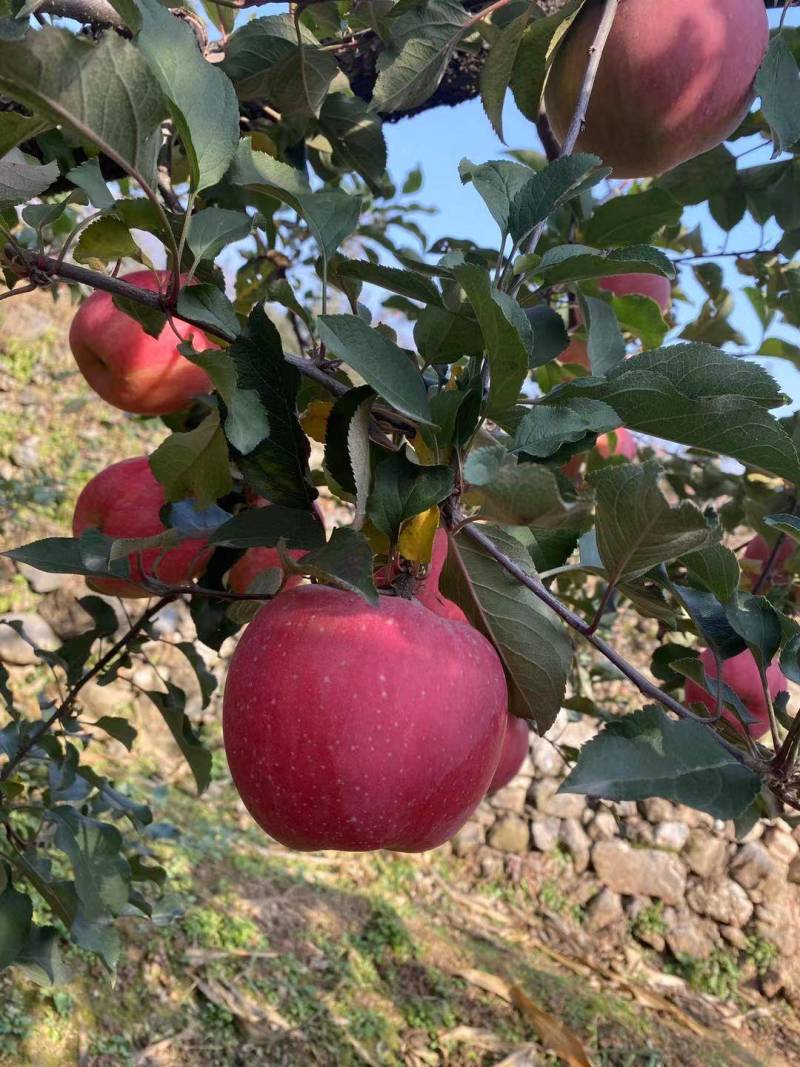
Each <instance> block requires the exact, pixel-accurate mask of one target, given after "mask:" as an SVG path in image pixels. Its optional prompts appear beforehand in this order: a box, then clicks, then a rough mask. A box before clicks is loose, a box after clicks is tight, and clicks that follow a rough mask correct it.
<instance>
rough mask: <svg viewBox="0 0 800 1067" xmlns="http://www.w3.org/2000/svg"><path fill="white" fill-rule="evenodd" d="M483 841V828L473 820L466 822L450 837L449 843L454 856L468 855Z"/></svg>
mask: <svg viewBox="0 0 800 1067" xmlns="http://www.w3.org/2000/svg"><path fill="white" fill-rule="evenodd" d="M484 843H485V834H484V831H483V828H482V827H481V826H479V825H478V824H477V823H474V822H468V823H467V824H466V826H462V827H461V829H460V830H459V831H458V833H457V834H455V835H454V836H453V837H451V838H450V844H451V845H452V847H453V852H454V853H455V854H456V856H468V855H469V854H470V853H471V852H476V851H477V850H478V849H479V848H480V847H481V845H483V844H484Z"/></svg>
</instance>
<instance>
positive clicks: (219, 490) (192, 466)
mask: <svg viewBox="0 0 800 1067" xmlns="http://www.w3.org/2000/svg"><path fill="white" fill-rule="evenodd" d="M150 468H151V470H152V471H153V474H154V475H155V476H156V478H157V479H158V480H159V482H161V484H162V485H163V487H164V499H165V501H166V502H167V503H169V502H170V501H174V500H184V499H186V498H187V497H192V498H194V499H195V500H196V501H197V504H198V505H199V506H200V507H207V506H208V505H210V504H213V503H214V502H215V501H216V500H218V499H219V497H222V496H225V494H226V493H227V492H229V491H230V489H231V486H232V484H233V482H232V480H231V472H230V466H229V463H228V445H227V443H226V441H225V434H224V433H223V432H222V427H221V426H220V422H219V412H218V411H212V412H211V413H210V414H208V415H207V416H206V417H205V418H204V419H203V421H202V422H201V423H200V425H199V426H196V427H195V428H194V429H193V430H187V431H186V432H185V433H173V434H171V435H170V436H169V437H168V438H167V439H166V440H165V441H163V442H162V443H161V444H160V445H159V446H158V448H157V449H156V450H155V452H153V454H152V455H151V456H150Z"/></svg>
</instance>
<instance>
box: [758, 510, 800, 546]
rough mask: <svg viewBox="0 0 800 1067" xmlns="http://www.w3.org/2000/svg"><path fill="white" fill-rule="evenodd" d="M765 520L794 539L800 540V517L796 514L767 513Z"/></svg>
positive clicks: (768, 524)
mask: <svg viewBox="0 0 800 1067" xmlns="http://www.w3.org/2000/svg"><path fill="white" fill-rule="evenodd" d="M764 522H765V523H766V524H767V526H772V527H773V529H775V530H779V531H780V532H781V533H782V534H786V536H787V537H791V538H792V540H793V541H800V518H798V517H797V516H796V515H767V516H766V517H765V518H764Z"/></svg>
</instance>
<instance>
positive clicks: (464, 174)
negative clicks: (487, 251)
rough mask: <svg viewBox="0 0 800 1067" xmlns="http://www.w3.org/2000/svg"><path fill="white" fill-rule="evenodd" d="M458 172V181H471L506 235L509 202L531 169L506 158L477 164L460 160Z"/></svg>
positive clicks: (525, 180) (509, 215) (518, 190)
mask: <svg viewBox="0 0 800 1067" xmlns="http://www.w3.org/2000/svg"><path fill="white" fill-rule="evenodd" d="M458 173H459V175H460V176H461V181H462V183H466V182H470V181H471V182H472V184H473V185H474V186H475V189H476V191H477V192H478V194H479V195H480V197H481V199H482V200H483V202H484V204H486V206H487V208H488V209H489V211H490V212H491V215H492V218H493V219H494V221H495V222H496V223H497V225H498V226H499V227H500V233H501V234H503V235H506V234H507V233H508V232H509V226H510V218H511V204H512V203H513V201H514V199H515V198H516V196H517V194H518V193H519V192H520V190H521V189H523V188H524V187H525V186H526V185H527V183H528V181H529V180H530V178H531V174H532V172H531V168H530V167H525V166H523V165H522V164H521V163H512V162H511V161H510V160H507V159H501V160H493V161H492V162H489V163H481V164H475V163H471V162H470V161H469V160H468V159H462V160H461V162H460V163H459V165H458Z"/></svg>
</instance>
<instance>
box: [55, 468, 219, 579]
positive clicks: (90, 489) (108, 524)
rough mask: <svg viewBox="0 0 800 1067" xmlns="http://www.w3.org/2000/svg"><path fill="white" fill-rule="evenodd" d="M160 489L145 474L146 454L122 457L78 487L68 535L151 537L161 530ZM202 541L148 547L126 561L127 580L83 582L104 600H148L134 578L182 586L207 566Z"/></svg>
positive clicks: (162, 492)
mask: <svg viewBox="0 0 800 1067" xmlns="http://www.w3.org/2000/svg"><path fill="white" fill-rule="evenodd" d="M163 506H164V489H163V487H162V485H161V483H160V482H158V481H157V480H156V477H155V475H154V474H153V472H152V471H151V470H150V463H149V462H148V459H147V456H137V457H136V458H135V459H123V460H122V461H121V462H120V463H112V465H111V466H110V467H106V469H105V470H103V471H101V472H100V473H99V474H96V475H95V476H94V478H92V480H91V481H90V482H87V484H86V485H85V486H84V487H83V489H82V490H81V492H80V494H79V496H78V499H77V501H76V503H75V512H74V514H73V517H72V532H73V534H74V536H75V537H78V536H80V534H81V533H83V531H84V530H88V529H94V530H100V531H101V532H102V533H105V534H108V535H109V536H111V537H120V538H122V537H125V538H128V537H137V538H138V537H153V536H155V535H156V534H159V533H161V532H162V531H163V530H164V525H163V523H162V522H161V519H160V518H159V514H158V513H159V511H160V510H161V508H162V507H163ZM208 556H209V550H208V547H207V545H206V542H205V541H200V540H191V541H183V542H181V544H179V545H177V546H176V547H175V548H170V549H169V550H168V551H166V552H165V551H164V550H163V549H161V548H149V549H147V550H146V551H144V552H142V553H140V554H139V555H138V556H137V555H132V556H131V557H130V568H131V569H130V580H126V579H124V578H92V579H89V580H88V581H87V584H88V585H89V586H90V587H91V588H92V589H94V590H96V591H97V592H98V593H105V594H106V595H107V596H123V597H145V596H152V595H153V594H152V592H148V590H147V589H145V588H144V587H143V586H142V585H141V584H139V582H137V579H139V580H141V578H142V577H143V576H145V575H147V576H152V577H155V578H157V579H158V580H159V581H162V582H166V583H167V584H169V585H184V584H186V583H187V582H188V581H190V580H191V579H192V578H193V577H195V576H196V575H198V574H200V573H201V571H202V570H203V568H204V567H205V565H206V563H207V562H208Z"/></svg>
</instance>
